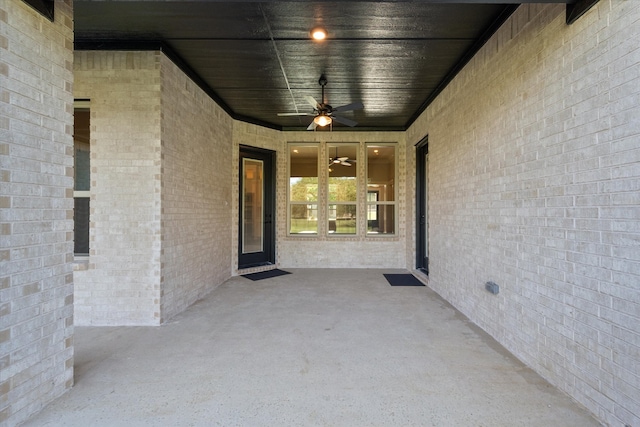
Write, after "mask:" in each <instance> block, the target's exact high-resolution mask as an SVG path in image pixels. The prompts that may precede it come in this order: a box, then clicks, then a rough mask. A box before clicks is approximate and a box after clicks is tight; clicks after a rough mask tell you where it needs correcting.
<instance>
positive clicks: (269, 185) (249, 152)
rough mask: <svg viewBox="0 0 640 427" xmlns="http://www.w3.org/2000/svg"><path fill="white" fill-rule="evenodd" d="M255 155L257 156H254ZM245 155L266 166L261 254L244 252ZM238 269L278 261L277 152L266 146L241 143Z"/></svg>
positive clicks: (237, 218)
mask: <svg viewBox="0 0 640 427" xmlns="http://www.w3.org/2000/svg"><path fill="white" fill-rule="evenodd" d="M252 156H255V157H252ZM245 157H249V158H257V159H259V160H263V161H264V162H265V168H264V188H263V195H264V205H263V209H264V245H263V252H259V254H263V255H261V256H257V255H256V256H249V257H247V256H244V257H243V254H242V202H243V200H242V192H243V179H242V174H243V168H242V161H243V159H244V158H245ZM236 220H237V221H238V269H243V268H250V267H257V266H262V265H274V264H275V263H276V152H275V151H273V150H267V149H264V148H257V147H251V146H248V145H240V147H239V153H238V215H237V216H236Z"/></svg>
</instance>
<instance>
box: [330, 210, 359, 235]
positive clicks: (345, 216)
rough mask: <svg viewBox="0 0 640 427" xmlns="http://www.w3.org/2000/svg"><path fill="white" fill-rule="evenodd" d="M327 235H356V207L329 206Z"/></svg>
mask: <svg viewBox="0 0 640 427" xmlns="http://www.w3.org/2000/svg"><path fill="white" fill-rule="evenodd" d="M328 217H329V233H331V234H356V219H357V218H356V205H329V216H328Z"/></svg>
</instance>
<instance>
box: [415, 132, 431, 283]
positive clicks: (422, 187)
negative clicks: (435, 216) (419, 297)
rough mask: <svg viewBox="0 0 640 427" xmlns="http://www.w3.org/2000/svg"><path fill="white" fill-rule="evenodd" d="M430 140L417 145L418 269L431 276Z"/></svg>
mask: <svg viewBox="0 0 640 427" xmlns="http://www.w3.org/2000/svg"><path fill="white" fill-rule="evenodd" d="M428 155H429V154H428V140H427V138H426V137H425V138H424V139H423V140H422V141H420V142H419V143H418V144H417V145H416V268H417V269H419V270H422V271H424V272H425V273H427V274H429V236H428V233H429V221H428V209H427V204H428V188H429V185H428V179H429V173H428V172H429V162H428V160H429V157H428Z"/></svg>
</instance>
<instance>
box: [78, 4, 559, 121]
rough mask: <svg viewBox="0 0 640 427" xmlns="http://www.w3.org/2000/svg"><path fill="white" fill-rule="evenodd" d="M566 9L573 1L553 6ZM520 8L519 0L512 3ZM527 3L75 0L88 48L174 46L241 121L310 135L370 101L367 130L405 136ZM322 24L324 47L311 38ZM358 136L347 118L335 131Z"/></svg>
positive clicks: (363, 114)
mask: <svg viewBox="0 0 640 427" xmlns="http://www.w3.org/2000/svg"><path fill="white" fill-rule="evenodd" d="M546 2H548V3H550V2H554V3H571V1H560V0H559V1H555V0H547V1H546ZM506 3H509V1H506ZM517 6H518V4H513V2H512V4H499V3H496V2H491V1H489V2H485V3H482V2H477V1H474V0H466V2H464V3H457V2H453V1H446V0H440V2H431V1H414V2H409V1H396V2H378V1H333V2H324V1H265V2H251V1H202V0H199V1H180V0H173V1H172V0H168V1H162V0H142V1H136V0H133V1H131V0H114V1H96V0H75V1H74V21H75V22H74V25H75V38H76V49H130V50H135V49H159V48H160V49H163V50H164V51H165V52H166V53H167V54H168V55H169V56H170V57H171V58H172V59H174V60H175V61H176V63H178V64H179V65H181V66H182V67H183V69H184V70H185V71H187V72H189V73H190V74H191V75H192V77H193V78H194V79H195V80H196V81H197V82H198V83H199V84H200V85H201V86H202V87H203V88H204V89H205V90H207V92H208V93H209V94H210V95H211V96H212V97H213V98H214V99H216V100H217V102H218V103H219V104H220V105H222V106H223V107H224V108H225V109H226V110H227V111H228V112H229V113H230V114H231V115H232V116H233V117H234V118H237V119H239V120H245V121H248V122H252V123H256V124H260V125H263V126H268V127H271V128H275V129H281V130H300V129H306V128H307V126H308V125H309V124H310V122H311V120H312V118H313V117H308V116H299V117H296V116H293V117H291V116H289V117H280V116H278V115H277V113H279V112H300V113H313V108H312V107H311V106H310V105H309V103H308V101H307V98H306V97H307V96H312V97H314V98H315V99H316V100H318V101H320V102H321V101H322V99H321V87H320V86H319V84H318V79H319V77H320V75H322V74H324V75H325V76H326V79H327V81H328V82H327V85H326V88H325V95H326V98H327V100H326V101H327V102H328V103H329V104H331V105H333V106H334V107H335V106H340V105H344V104H350V103H353V102H358V101H361V102H362V103H363V104H364V109H362V110H357V111H348V112H341V113H340V115H341V116H343V117H345V118H347V119H349V120H355V121H357V122H358V125H357V126H356V127H355V128H353V129H355V130H403V129H406V128H407V127H408V126H409V125H410V124H411V123H412V122H413V121H414V120H415V119H416V118H417V116H418V115H419V114H420V113H421V112H422V111H423V110H424V109H425V108H426V106H427V105H428V104H429V103H430V102H431V100H432V99H433V98H434V97H435V96H436V95H437V94H438V93H439V91H440V90H441V89H442V88H443V87H444V86H446V84H447V83H448V81H449V80H450V79H451V78H452V77H453V76H454V75H455V74H456V73H457V72H458V71H459V70H460V68H461V67H462V66H463V65H464V64H465V63H466V61H468V60H469V58H470V57H471V56H472V55H473V54H474V53H475V52H476V51H477V49H478V48H479V47H481V46H482V44H483V43H484V42H485V41H486V39H487V38H488V37H489V36H490V35H491V34H493V32H495V30H496V29H497V28H498V27H499V26H500V25H501V24H502V23H503V22H504V20H505V19H506V18H507V17H508V16H509V15H510V14H511V13H512V12H513V11H514V10H515V8H516V7H517ZM317 26H321V27H323V28H325V29H326V30H327V32H328V37H327V39H326V40H324V41H322V42H316V41H312V40H311V39H310V37H309V32H310V30H311V29H312V28H314V27H317ZM343 129H345V130H346V129H352V128H349V127H347V126H344V125H341V124H339V123H335V125H334V130H343Z"/></svg>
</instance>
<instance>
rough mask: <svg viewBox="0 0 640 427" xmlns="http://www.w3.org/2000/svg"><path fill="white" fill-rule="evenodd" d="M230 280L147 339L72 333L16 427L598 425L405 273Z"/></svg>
mask: <svg viewBox="0 0 640 427" xmlns="http://www.w3.org/2000/svg"><path fill="white" fill-rule="evenodd" d="M287 271H289V272H290V273H292V274H287V275H283V276H279V277H275V278H268V279H264V280H260V281H250V280H248V279H247V278H245V277H233V278H231V279H229V280H228V281H226V282H225V283H224V284H222V285H221V286H219V287H218V288H217V289H215V290H214V291H213V292H211V293H210V294H209V295H207V296H206V297H205V298H204V299H202V300H200V301H199V302H197V303H196V304H194V305H193V306H191V307H190V308H189V309H188V310H186V311H185V312H183V313H181V314H179V315H177V316H176V317H175V318H173V319H172V320H170V321H169V322H167V323H166V324H163V325H162V326H160V327H141V326H135V327H77V328H76V333H75V386H74V387H73V389H71V390H70V391H69V392H68V393H67V394H65V395H64V396H63V397H61V398H60V399H58V400H56V401H55V402H53V403H52V404H50V405H49V406H48V407H47V408H45V409H44V410H43V411H42V412H41V413H40V414H38V415H36V416H35V417H34V418H32V419H31V420H29V421H28V422H27V423H26V424H25V425H26V426H47V425H65V426H87V425H91V426H118V425H127V426H160V425H174V426H187V425H188V426H205V425H206V426H211V425H225V426H230V425H245V426H248V425H280V426H288V425H291V426H293V425H296V426H300V425H325V426H326V425H354V426H356V425H357V426H364V425H378V426H380V425H405V426H408V425H433V426H444V425H463V426H470V425H474V426H506V425H509V426H518V425H526V426H549V425H562V426H580V427H584V426H589V425H594V426H595V425H599V423H597V422H596V421H595V420H594V419H593V418H592V417H591V416H590V415H589V414H588V412H587V411H585V410H584V409H583V408H582V407H580V406H579V405H578V404H576V403H575V402H574V401H573V400H571V399H570V398H569V397H567V396H566V395H565V394H563V393H561V392H560V391H558V390H557V389H555V388H554V387H553V386H551V385H550V384H549V383H548V382H546V381H545V380H544V379H543V378H541V377H540V376H539V375H537V374H536V373H534V372H533V371H532V370H531V369H529V368H527V367H525V366H524V365H523V364H522V363H521V362H520V361H518V360H517V359H516V358H515V357H514V356H512V355H511V354H510V353H509V352H508V351H506V350H505V349H504V348H503V347H502V346H500V344H498V343H497V342H496V341H495V340H494V339H493V338H491V337H490V336H489V335H487V334H486V333H485V332H483V331H482V330H481V329H480V328H478V327H477V326H476V325H474V324H473V323H472V322H470V321H469V320H468V319H467V318H466V317H465V316H464V315H462V314H461V313H460V312H459V311H457V310H456V309H454V308H453V307H452V306H451V305H450V304H448V303H447V302H446V301H444V300H443V299H442V298H440V297H439V296H438V295H437V294H436V293H435V292H433V291H432V290H430V289H429V287H427V286H390V285H389V283H388V282H387V280H386V279H385V277H384V276H383V274H384V273H395V274H398V273H405V274H408V273H409V272H408V271H406V270H376V269H366V270H365V269H287Z"/></svg>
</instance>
